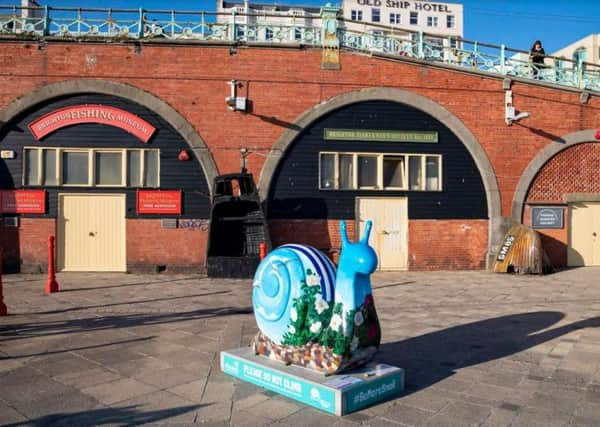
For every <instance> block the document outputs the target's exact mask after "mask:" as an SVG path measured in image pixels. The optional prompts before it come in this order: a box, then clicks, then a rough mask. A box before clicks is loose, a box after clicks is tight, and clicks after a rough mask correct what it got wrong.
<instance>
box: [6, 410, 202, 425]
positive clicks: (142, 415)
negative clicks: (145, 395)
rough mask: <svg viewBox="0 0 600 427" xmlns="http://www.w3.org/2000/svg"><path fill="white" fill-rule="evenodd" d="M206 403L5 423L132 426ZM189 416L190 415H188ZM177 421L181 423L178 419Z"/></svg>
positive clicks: (184, 411)
mask: <svg viewBox="0 0 600 427" xmlns="http://www.w3.org/2000/svg"><path fill="white" fill-rule="evenodd" d="M203 406H207V405H188V406H180V407H177V408H170V409H162V410H158V411H146V412H143V411H141V410H139V409H138V407H137V406H136V405H132V406H125V407H122V408H118V407H117V408H101V409H92V410H87V411H85V412H75V413H65V414H52V415H45V416H43V417H39V418H35V419H33V420H28V421H23V422H19V423H14V424H6V426H7V427H17V426H97V425H107V424H108V425H119V426H134V425H140V424H147V423H152V422H158V421H161V420H164V419H166V418H172V417H176V416H178V415H182V414H185V413H187V412H191V411H194V410H196V409H199V408H201V407H203ZM190 418H191V416H190ZM193 421H195V420H189V421H187V422H186V425H187V424H192V423H193ZM179 423H183V422H182V421H180V422H179Z"/></svg>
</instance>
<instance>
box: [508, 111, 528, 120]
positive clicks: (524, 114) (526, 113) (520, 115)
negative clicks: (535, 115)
mask: <svg viewBox="0 0 600 427" xmlns="http://www.w3.org/2000/svg"><path fill="white" fill-rule="evenodd" d="M529 116H531V113H528V112H526V111H524V112H522V113H519V114H517V115H516V116H514V117H513V118H512V121H513V122H518V121H519V120H521V119H526V118H527V117H529Z"/></svg>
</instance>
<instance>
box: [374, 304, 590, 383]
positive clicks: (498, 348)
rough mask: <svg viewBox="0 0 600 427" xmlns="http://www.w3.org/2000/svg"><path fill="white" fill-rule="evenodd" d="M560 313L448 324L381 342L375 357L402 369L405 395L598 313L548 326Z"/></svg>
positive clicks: (559, 332) (584, 325) (570, 328)
mask: <svg viewBox="0 0 600 427" xmlns="http://www.w3.org/2000/svg"><path fill="white" fill-rule="evenodd" d="M564 316H565V315H564V314H563V313H560V312H556V311H540V312H533V313H522V314H513V315H509V316H502V317H496V318H493V319H486V320H481V321H478V322H473V323H467V324H464V325H459V326H454V327H451V328H447V329H442V330H440V331H436V332H432V333H429V334H425V335H421V336H418V337H414V338H410V339H407V340H404V341H398V342H395V343H388V344H383V345H382V346H381V348H380V352H379V353H378V355H377V361H378V362H381V363H388V364H390V365H395V366H399V367H402V368H405V369H406V389H407V393H408V394H410V393H414V392H416V391H419V390H421V389H424V388H426V387H429V386H431V385H433V384H435V383H437V382H439V381H442V380H444V379H445V378H448V377H450V376H452V375H454V373H455V371H456V370H458V369H460V368H465V367H467V366H473V365H477V364H480V363H484V362H488V361H491V360H496V359H500V358H503V357H506V356H510V355H513V354H516V353H519V352H521V351H524V350H527V349H529V348H531V347H534V346H536V345H539V344H542V343H544V342H546V341H549V340H552V339H554V338H558V337H560V336H562V335H565V334H568V333H569V332H572V331H573V330H575V329H582V328H587V327H599V326H600V317H594V318H591V319H587V320H582V321H578V322H574V323H570V324H568V325H564V326H560V327H556V328H553V329H548V328H550V327H551V326H552V325H554V324H555V323H557V322H559V321H560V320H562V319H563V318H564Z"/></svg>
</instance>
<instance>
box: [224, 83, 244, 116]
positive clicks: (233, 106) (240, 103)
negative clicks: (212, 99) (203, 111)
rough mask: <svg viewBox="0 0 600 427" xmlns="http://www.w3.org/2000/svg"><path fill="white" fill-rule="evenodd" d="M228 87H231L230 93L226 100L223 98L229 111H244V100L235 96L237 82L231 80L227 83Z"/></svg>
mask: <svg viewBox="0 0 600 427" xmlns="http://www.w3.org/2000/svg"><path fill="white" fill-rule="evenodd" d="M229 85H230V87H231V92H230V95H229V96H228V97H227V98H225V102H226V103H227V105H228V106H229V109H230V110H231V111H246V108H247V103H246V98H245V97H242V96H237V88H238V85H239V83H238V81H237V80H231V81H230V82H229Z"/></svg>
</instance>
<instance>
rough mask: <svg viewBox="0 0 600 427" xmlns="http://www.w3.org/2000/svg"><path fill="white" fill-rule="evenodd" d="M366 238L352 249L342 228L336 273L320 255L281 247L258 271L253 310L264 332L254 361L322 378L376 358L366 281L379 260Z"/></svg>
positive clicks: (375, 332)
mask: <svg viewBox="0 0 600 427" xmlns="http://www.w3.org/2000/svg"><path fill="white" fill-rule="evenodd" d="M371 226H372V224H371V222H370V221H367V223H366V227H365V234H364V235H363V238H362V239H361V240H360V241H359V242H356V243H351V242H350V241H349V240H348V237H347V234H346V225H345V223H344V222H343V221H342V222H341V223H340V228H341V236H342V250H341V255H340V259H339V266H338V269H337V271H336V269H335V266H334V264H333V263H332V262H331V261H330V260H329V258H327V257H326V256H325V255H324V254H322V253H321V252H320V251H318V250H317V249H315V248H313V247H311V246H307V245H298V244H290V245H284V246H281V247H279V248H277V249H276V250H274V251H273V252H271V253H270V254H269V255H268V256H267V257H266V258H265V259H264V260H263V261H262V262H261V264H260V265H259V267H258V269H257V271H256V275H255V277H254V281H253V291H252V303H253V307H254V313H255V317H256V322H257V324H258V327H259V329H260V332H259V333H258V334H257V336H256V337H255V338H254V341H253V344H252V345H253V348H254V350H255V352H256V353H257V354H262V355H265V356H268V357H270V358H272V359H275V360H280V361H282V362H285V363H288V364H289V363H293V364H297V365H301V366H306V367H310V368H313V369H316V370H319V371H322V372H325V373H334V372H340V371H341V370H343V369H345V368H347V367H349V366H357V365H360V364H362V363H364V362H366V361H367V360H369V359H370V358H371V357H372V356H373V354H374V353H375V351H376V349H377V347H378V346H379V342H380V339H381V331H380V327H379V321H378V318H377V313H376V311H375V305H374V304H373V297H372V290H371V282H370V278H369V275H370V274H371V273H372V272H373V271H374V270H375V269H376V267H377V255H376V254H375V251H374V250H373V248H371V247H370V246H369V244H368V238H369V233H370V230H371Z"/></svg>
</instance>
